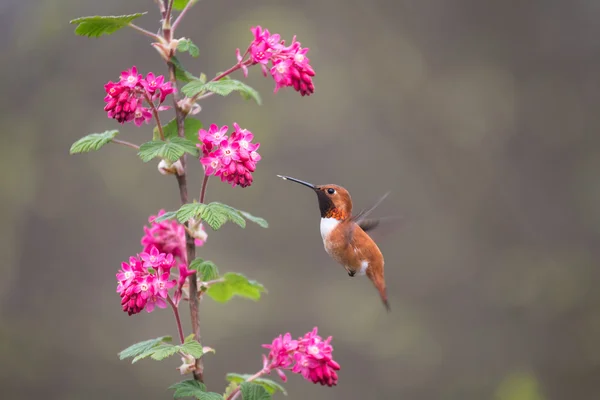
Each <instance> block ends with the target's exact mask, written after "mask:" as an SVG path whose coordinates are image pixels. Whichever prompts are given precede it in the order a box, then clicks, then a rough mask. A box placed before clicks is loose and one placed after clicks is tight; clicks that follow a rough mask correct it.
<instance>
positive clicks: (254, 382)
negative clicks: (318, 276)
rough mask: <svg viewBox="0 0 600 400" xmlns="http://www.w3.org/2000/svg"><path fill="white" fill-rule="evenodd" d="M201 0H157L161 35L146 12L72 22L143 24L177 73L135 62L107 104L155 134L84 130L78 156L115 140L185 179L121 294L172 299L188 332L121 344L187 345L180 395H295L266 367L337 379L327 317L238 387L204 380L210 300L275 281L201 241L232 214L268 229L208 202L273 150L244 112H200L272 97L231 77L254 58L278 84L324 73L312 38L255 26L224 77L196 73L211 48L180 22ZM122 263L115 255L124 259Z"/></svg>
mask: <svg viewBox="0 0 600 400" xmlns="http://www.w3.org/2000/svg"><path fill="white" fill-rule="evenodd" d="M196 2H197V0H154V3H156V5H158V8H159V11H160V13H161V16H162V18H161V20H160V27H159V30H158V33H153V32H151V31H149V30H146V29H143V28H141V27H139V26H138V25H135V24H133V21H134V20H136V19H138V18H140V17H142V16H143V15H144V14H146V13H138V14H131V15H121V16H104V17H101V16H93V17H83V18H77V19H74V20H72V21H71V23H72V24H76V25H77V28H76V29H75V33H76V34H77V35H80V36H87V37H100V36H102V35H109V34H112V33H114V32H116V31H117V30H119V29H121V28H125V27H129V28H132V29H133V30H135V31H137V32H139V33H141V34H143V35H145V36H147V37H149V38H150V39H151V40H152V42H151V45H152V46H153V47H154V48H155V49H156V50H157V52H158V54H159V55H160V56H161V57H162V59H163V60H164V61H165V63H166V67H167V68H166V70H167V71H168V73H167V74H166V75H159V74H156V73H154V72H150V71H144V72H142V71H141V70H140V69H138V68H137V67H136V66H131V67H127V68H125V69H124V70H123V71H122V72H121V74H120V76H119V77H118V78H117V79H115V81H112V80H109V81H108V83H106V85H105V86H104V91H105V97H104V103H105V106H104V111H105V112H106V115H107V116H108V118H110V119H112V120H115V121H116V123H118V124H122V125H123V124H126V123H131V122H133V124H135V125H136V126H137V127H143V126H145V125H149V126H151V127H152V128H153V129H152V130H151V131H150V132H147V134H148V138H147V140H148V139H149V140H148V141H146V142H145V143H143V144H141V145H137V144H134V143H133V142H132V141H126V140H122V139H121V138H119V139H117V135H118V134H119V131H118V130H116V129H112V130H107V131H105V132H103V133H93V134H90V135H88V136H85V137H83V138H81V139H79V140H78V141H76V142H75V143H74V144H73V145H72V146H71V151H70V152H71V154H76V153H87V152H90V151H94V150H98V149H100V148H101V147H103V146H104V145H106V144H108V143H114V144H119V145H123V146H127V147H129V148H132V149H135V150H136V151H137V155H138V156H139V157H140V158H141V160H142V161H143V162H151V161H153V162H156V163H157V164H156V165H157V168H158V171H159V173H160V174H162V175H165V176H170V175H172V176H174V177H175V179H176V181H177V185H178V188H179V197H180V200H181V207H180V208H179V209H178V210H173V211H165V210H163V209H161V210H158V211H157V212H155V213H154V214H155V215H151V216H150V217H149V218H148V223H147V225H146V226H144V229H143V237H142V239H141V249H140V252H139V253H137V254H135V255H132V256H131V257H129V260H127V261H124V262H122V263H121V267H120V269H118V271H117V273H116V293H117V294H118V296H119V297H120V304H121V308H122V310H123V312H126V313H127V314H128V315H130V316H135V318H140V317H139V316H138V314H142V315H143V311H145V313H152V312H159V311H160V310H161V309H169V308H170V309H171V311H172V312H173V315H174V317H175V318H174V319H175V323H176V328H177V334H178V340H176V341H175V342H173V339H172V338H171V337H170V336H161V337H157V338H154V339H150V340H144V341H142V342H139V343H136V344H134V345H132V346H130V347H128V348H126V349H125V350H123V351H121V352H120V353H119V357H120V358H121V359H126V358H132V362H133V363H135V362H137V361H139V360H142V359H147V358H150V359H153V360H157V361H160V360H163V359H166V358H168V357H170V356H174V355H178V356H179V357H180V358H181V361H182V364H181V365H180V366H179V367H178V368H177V370H178V371H179V373H180V374H181V375H188V376H189V379H187V380H184V381H181V382H178V383H175V384H174V385H172V386H171V389H172V390H173V391H174V393H173V395H174V397H175V398H181V397H194V398H197V399H201V400H216V399H224V400H231V399H239V398H243V399H244V400H266V399H270V398H271V397H272V396H273V395H274V394H275V393H276V392H277V391H280V392H283V393H284V394H286V392H285V390H284V388H283V387H282V386H281V384H279V383H277V382H276V381H275V380H271V379H268V378H267V377H266V376H267V375H270V374H271V372H273V371H275V372H276V374H277V376H279V378H280V379H281V380H282V381H283V382H285V381H286V380H287V377H286V375H285V372H284V371H288V372H291V373H296V374H299V375H301V376H302V377H304V379H306V380H308V381H311V382H313V383H319V384H321V385H327V386H334V385H336V384H337V381H338V375H337V371H338V370H339V369H340V366H339V364H338V363H337V362H335V361H334V360H333V358H332V350H333V348H332V346H331V337H329V338H327V339H325V340H324V339H323V338H322V337H321V336H319V335H318V331H317V328H316V327H315V328H314V329H313V330H312V331H310V332H308V333H306V334H305V335H304V336H301V337H298V339H292V336H291V334H290V333H286V334H285V335H279V336H278V337H276V338H275V339H274V340H273V341H272V342H271V343H270V344H265V345H263V347H265V348H266V349H268V351H269V353H268V355H263V363H262V368H260V370H259V371H258V372H256V373H255V374H253V375H251V374H237V373H231V374H228V375H227V377H226V378H227V381H228V382H229V385H228V386H227V387H226V388H225V389H224V391H223V393H222V394H221V393H218V392H214V391H208V389H207V386H206V385H205V383H204V357H205V355H207V354H208V353H214V352H215V350H214V349H213V348H211V347H208V346H204V343H203V341H202V338H201V336H200V327H201V324H200V313H199V304H200V301H201V300H202V299H204V298H205V297H209V298H211V299H212V300H214V301H216V302H219V303H226V302H228V301H229V300H231V299H232V298H234V297H236V296H237V297H243V298H248V299H252V300H259V299H260V298H261V295H262V294H263V293H264V292H265V288H264V287H263V285H261V284H260V283H258V282H256V281H253V280H250V279H248V278H246V277H245V276H244V275H242V274H239V273H234V272H226V273H221V272H220V271H219V269H218V268H217V266H216V265H215V263H214V262H212V261H209V260H205V259H203V258H199V257H196V250H197V249H198V248H202V249H203V252H204V247H205V244H206V241H207V237H208V234H207V228H209V227H210V228H211V229H212V230H213V231H217V230H218V229H219V228H221V226H223V225H224V224H225V223H227V222H233V223H235V224H237V225H239V226H240V227H242V228H245V227H246V223H247V221H251V222H253V223H256V224H257V225H258V226H260V227H263V228H267V227H268V224H267V222H266V221H265V220H264V219H262V218H259V217H256V216H253V215H252V214H250V213H248V212H246V211H241V210H238V209H236V208H234V207H232V206H229V205H226V204H223V203H220V202H217V201H213V202H210V203H207V202H206V201H205V200H206V199H205V198H206V187H207V184H208V181H209V178H210V177H211V176H214V177H217V178H219V179H220V180H221V182H226V183H228V184H230V185H231V186H232V187H233V188H236V187H240V188H247V187H249V186H251V185H252V183H253V176H252V174H253V173H254V172H255V170H256V168H257V165H258V163H259V162H260V160H261V156H260V154H259V152H258V151H259V147H260V143H258V142H257V141H256V140H255V136H254V134H252V132H250V131H249V130H248V129H246V128H242V127H241V126H239V125H238V124H237V123H236V122H232V123H231V124H230V125H224V126H218V125H216V124H210V125H208V126H207V128H205V127H204V126H203V124H202V122H201V121H200V120H199V119H197V118H196V117H195V116H196V115H198V114H199V113H200V111H201V107H200V104H199V103H200V102H202V101H204V100H205V99H207V98H209V97H211V96H213V95H214V94H218V95H221V96H227V95H229V94H231V93H233V92H239V93H240V94H241V95H242V97H244V98H245V99H253V100H254V101H256V102H257V103H258V104H260V103H261V98H260V95H259V94H258V92H257V91H256V90H254V89H253V88H251V87H250V86H248V85H246V84H245V83H243V82H241V81H239V80H236V79H233V78H232V77H231V75H232V74H233V73H234V72H236V71H237V70H241V74H242V75H243V76H244V77H247V76H248V70H249V68H250V67H252V66H254V65H260V69H261V71H262V73H263V75H264V76H265V77H267V76H269V75H270V76H271V77H272V78H273V81H274V83H275V88H274V93H277V91H278V90H280V89H283V88H292V89H293V90H295V91H297V92H299V93H300V95H302V96H309V95H311V94H312V93H313V92H314V90H315V87H314V84H313V81H312V78H313V76H314V75H315V72H314V70H313V68H312V67H311V66H310V60H309V58H308V57H307V53H308V48H304V47H302V46H301V44H300V42H299V41H297V40H296V38H295V37H294V38H293V39H292V41H291V42H290V43H289V44H286V43H285V41H284V40H282V39H281V38H280V36H279V35H278V34H271V33H270V32H269V30H268V29H264V28H262V27H260V26H256V27H253V28H252V29H251V34H252V37H251V39H250V44H249V45H248V46H247V47H246V50H244V51H240V49H237V50H236V51H235V58H233V53H234V52H233V51H232V61H234V64H233V66H232V67H231V68H229V69H227V70H226V71H225V72H221V73H217V74H216V75H215V77H214V78H212V79H208V78H207V77H206V75H205V74H200V75H199V76H194V75H193V74H192V73H190V72H188V71H187V70H186V69H185V68H184V67H183V65H182V62H181V61H180V59H179V57H178V56H180V54H181V53H189V55H190V56H192V57H194V58H196V57H198V56H199V49H198V47H197V46H196V45H195V44H194V43H193V42H192V41H191V40H190V39H188V38H177V37H176V36H175V32H176V30H177V27H178V26H179V24H180V23H181V21H182V20H183V18H184V16H185V15H186V14H187V13H188V12H189V11H190V9H191V8H192V6H193V5H194V4H195V3H196ZM176 14H177V15H176ZM175 15H176V16H175ZM169 109H170V110H171V111H172V112H174V114H175V117H174V118H173V119H172V120H170V121H168V122H166V123H163V122H162V121H161V117H162V116H163V115H164V113H163V111H166V110H169ZM139 135H142V134H141V133H140V134H139ZM140 137H141V136H140ZM134 141H135V140H134ZM188 166H192V167H196V168H202V169H203V171H204V178H203V179H202V184H201V190H200V193H199V197H198V199H193V198H192V199H191V200H190V196H189V193H188V185H187V183H188V178H187V176H188V175H187V168H188ZM235 190H238V189H235ZM203 256H204V254H203ZM117 262H118V261H117V260H115V264H116V263H117ZM116 269H117V268H116V267H115V270H116ZM115 301H117V298H116V296H115ZM182 304H187V305H188V307H189V310H190V314H189V315H190V318H191V327H192V332H190V333H189V334H188V335H186V334H185V333H184V331H183V327H182V323H181V318H180V306H181V305H182ZM176 343H177V344H176Z"/></svg>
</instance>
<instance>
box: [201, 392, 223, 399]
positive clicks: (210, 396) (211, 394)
mask: <svg viewBox="0 0 600 400" xmlns="http://www.w3.org/2000/svg"><path fill="white" fill-rule="evenodd" d="M196 398H197V399H198V400H223V396H222V395H220V394H219V393H215V392H206V393H202V394H201V395H200V396H198V397H196Z"/></svg>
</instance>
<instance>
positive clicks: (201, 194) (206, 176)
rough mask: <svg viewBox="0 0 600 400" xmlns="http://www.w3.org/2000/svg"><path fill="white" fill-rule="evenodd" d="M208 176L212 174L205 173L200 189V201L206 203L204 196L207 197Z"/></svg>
mask: <svg viewBox="0 0 600 400" xmlns="http://www.w3.org/2000/svg"><path fill="white" fill-rule="evenodd" d="M208 178H210V175H206V173H205V174H204V179H203V180H202V189H201V190H200V203H204V197H206V186H208Z"/></svg>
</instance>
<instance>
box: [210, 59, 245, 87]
mask: <svg viewBox="0 0 600 400" xmlns="http://www.w3.org/2000/svg"><path fill="white" fill-rule="evenodd" d="M240 68H242V63H241V62H240V63H237V64H235V65H234V66H233V67H231V68H229V69H228V70H227V71H225V72H221V73H220V74H219V75H217V76H215V77H214V78H212V79H211V80H210V81H209V82H215V81H218V80H219V79H221V78H223V77H224V76H227V75H229V74H230V73H232V72H234V71H237V70H238V69H240Z"/></svg>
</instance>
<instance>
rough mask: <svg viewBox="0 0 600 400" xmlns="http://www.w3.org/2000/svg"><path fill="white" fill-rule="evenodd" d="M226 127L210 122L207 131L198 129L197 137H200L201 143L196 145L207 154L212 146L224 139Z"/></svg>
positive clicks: (225, 137)
mask: <svg viewBox="0 0 600 400" xmlns="http://www.w3.org/2000/svg"><path fill="white" fill-rule="evenodd" d="M228 129H229V127H228V126H227V125H223V126H222V127H221V128H219V127H218V126H217V125H216V124H211V125H210V128H209V129H208V131H207V130H205V129H200V130H199V131H198V139H200V142H201V143H198V144H197V145H196V147H198V148H201V149H202V152H203V154H204V155H205V156H206V155H208V153H210V152H211V151H212V149H213V148H214V147H216V146H218V145H219V143H221V142H222V141H223V140H224V139H227V130H228Z"/></svg>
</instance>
